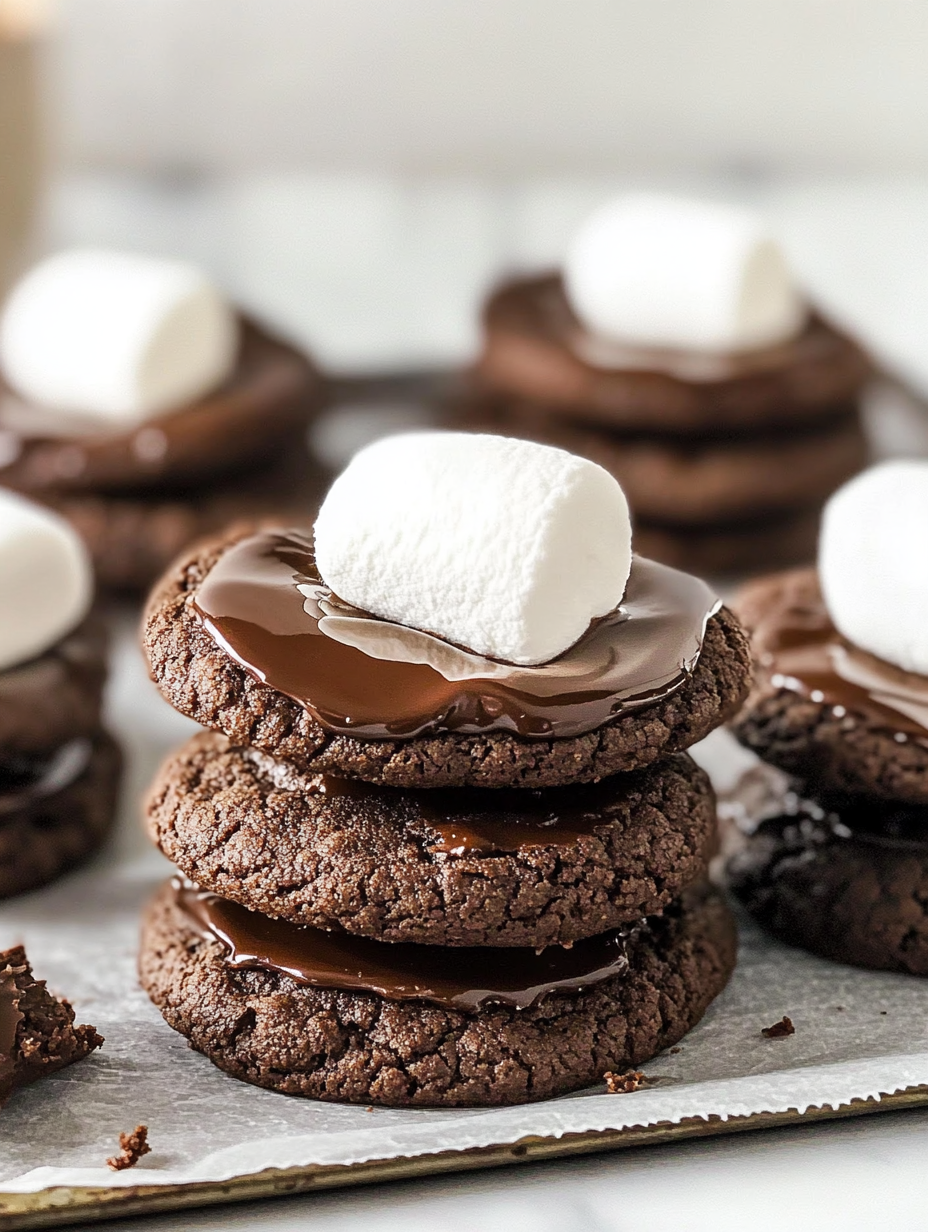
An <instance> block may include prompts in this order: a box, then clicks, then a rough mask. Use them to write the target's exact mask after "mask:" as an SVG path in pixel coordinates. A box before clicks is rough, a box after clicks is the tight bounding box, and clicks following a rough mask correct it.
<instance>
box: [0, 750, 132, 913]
mask: <svg viewBox="0 0 928 1232" xmlns="http://www.w3.org/2000/svg"><path fill="white" fill-rule="evenodd" d="M121 768H122V754H121V753H120V751H119V746H118V745H117V744H116V742H115V741H114V740H113V739H112V737H111V736H109V735H108V734H107V733H106V732H105V731H102V730H101V731H98V732H97V734H96V735H95V736H94V737H93V738H92V739H84V738H79V739H76V740H71V741H69V742H68V743H67V744H64V745H62V746H61V747H60V748H59V749H57V750H56V751H55V752H54V753H52V754H49V755H48V756H47V757H43V758H41V759H40V758H30V759H28V760H26V759H22V758H18V759H17V760H16V761H15V762H4V761H3V759H2V758H0V898H9V897H10V896H11V895H13V894H22V893H24V892H25V891H26V890H34V889H36V887H38V886H41V885H45V884H46V883H47V882H49V881H51V880H52V879H53V878H55V877H57V876H59V874H61V873H66V872H70V870H71V869H72V868H75V867H76V866H77V865H79V864H81V863H82V862H83V861H84V860H86V859H88V858H89V857H90V856H91V855H93V853H94V852H95V851H96V850H97V849H98V848H99V847H100V845H101V844H102V842H103V840H104V839H105V838H106V836H107V834H108V833H109V830H110V827H111V826H112V824H113V819H114V817H115V813H116V800H117V795H118V790H119V777H120V771H121Z"/></svg>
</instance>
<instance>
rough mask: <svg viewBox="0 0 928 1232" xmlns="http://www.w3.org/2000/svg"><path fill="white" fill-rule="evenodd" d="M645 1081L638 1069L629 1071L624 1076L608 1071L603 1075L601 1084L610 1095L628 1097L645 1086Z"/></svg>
mask: <svg viewBox="0 0 928 1232" xmlns="http://www.w3.org/2000/svg"><path fill="white" fill-rule="evenodd" d="M647 1081H648V1080H647V1078H646V1077H645V1075H644V1074H643V1073H642V1072H641V1070H640V1069H629V1070H626V1071H625V1073H624V1074H614V1073H613V1072H612V1070H611V1069H610V1070H607V1071H606V1073H605V1074H603V1082H605V1084H606V1090H607V1091H608V1092H609V1094H610V1095H628V1094H630V1093H631V1092H632V1091H637V1090H639V1089H640V1088H641V1087H643V1086H645V1085H646V1083H647Z"/></svg>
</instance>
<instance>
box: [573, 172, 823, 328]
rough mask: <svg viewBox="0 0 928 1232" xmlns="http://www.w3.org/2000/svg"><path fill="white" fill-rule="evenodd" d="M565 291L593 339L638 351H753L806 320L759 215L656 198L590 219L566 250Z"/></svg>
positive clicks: (630, 201)
mask: <svg viewBox="0 0 928 1232" xmlns="http://www.w3.org/2000/svg"><path fill="white" fill-rule="evenodd" d="M564 285H565V290H566V292H567V296H568V299H569V301H570V303H571V306H572V307H573V309H574V311H575V312H576V314H577V316H578V317H579V318H580V320H581V321H582V322H583V324H584V325H585V326H586V327H587V328H588V329H589V330H590V331H591V332H593V333H594V334H599V335H602V336H603V337H604V338H607V339H610V340H613V341H616V342H625V343H629V344H633V345H639V346H648V347H667V348H673V349H682V350H705V351H727V352H737V351H745V350H752V349H754V348H759V347H766V346H771V345H774V344H776V343H779V342H783V341H785V340H786V339H788V338H790V337H792V336H794V335H795V334H796V333H797V332H798V331H799V329H800V328H801V327H802V324H803V321H804V319H805V315H806V311H805V308H804V305H803V300H802V297H801V296H800V294H799V291H798V289H797V287H796V286H795V283H794V281H793V278H792V275H791V274H790V271H789V268H788V266H787V263H786V259H785V257H784V255H783V253H782V252H781V250H780V248H779V246H778V245H777V243H776V241H775V240H774V239H773V237H772V236H771V235H770V233H769V232H768V230H767V228H766V227H765V225H764V223H763V221H762V220H761V219H760V218H758V217H757V216H755V215H754V214H752V213H750V212H749V211H747V210H742V209H737V208H735V207H733V206H728V205H718V204H713V203H710V202H703V201H691V200H687V199H685V198H677V197H670V196H660V195H656V194H647V193H630V194H628V195H626V196H623V197H619V198H618V199H617V200H615V201H612V202H611V203H610V204H608V205H606V206H604V207H603V208H602V209H600V210H598V211H597V212H596V213H595V214H593V215H592V216H591V217H590V218H589V219H588V220H587V221H586V222H585V223H584V224H583V226H582V227H581V228H580V230H579V231H578V232H577V234H576V235H575V237H574V239H573V241H572V243H571V245H570V247H569V250H568V253H567V259H566V262H565V265H564Z"/></svg>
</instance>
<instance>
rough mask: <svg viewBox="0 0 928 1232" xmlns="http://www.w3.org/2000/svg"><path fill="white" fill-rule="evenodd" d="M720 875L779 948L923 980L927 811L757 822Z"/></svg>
mask: <svg viewBox="0 0 928 1232" xmlns="http://www.w3.org/2000/svg"><path fill="white" fill-rule="evenodd" d="M728 872H729V878H730V883H731V888H732V890H733V892H734V893H735V894H736V895H737V897H738V898H739V899H741V901H742V902H743V903H744V905H745V906H746V907H747V909H748V911H749V912H750V913H751V914H752V915H753V916H754V917H755V919H756V920H757V921H758V922H759V923H760V924H761V925H762V926H763V927H764V928H765V929H766V930H767V931H768V932H770V933H772V934H773V935H774V936H775V937H777V938H778V939H779V940H780V941H785V942H786V943H787V945H793V946H797V947H798V948H800V949H804V950H809V951H811V952H812V953H813V954H819V955H821V957H823V958H830V959H832V960H834V961H836V962H844V963H850V964H851V965H853V966H855V967H867V968H870V969H871V970H878V971H905V972H908V973H909V974H911V975H928V807H925V806H918V805H905V804H900V805H896V804H893V803H888V802H886V801H877V800H870V799H867V798H864V797H857V798H853V799H851V800H847V801H843V802H840V803H834V804H830V805H829V806H827V807H819V806H818V805H816V804H813V803H810V802H803V803H802V804H801V805H800V806H799V808H798V811H796V812H794V813H790V814H789V815H784V816H781V817H774V818H769V819H767V820H765V821H763V822H761V823H760V825H759V826H758V827H757V829H756V830H755V831H754V832H753V834H751V835H750V836H748V837H747V839H746V840H745V844H744V846H743V847H742V849H741V850H740V851H738V852H737V853H736V854H735V855H734V856H733V857H732V858H731V860H730V861H729V866H728Z"/></svg>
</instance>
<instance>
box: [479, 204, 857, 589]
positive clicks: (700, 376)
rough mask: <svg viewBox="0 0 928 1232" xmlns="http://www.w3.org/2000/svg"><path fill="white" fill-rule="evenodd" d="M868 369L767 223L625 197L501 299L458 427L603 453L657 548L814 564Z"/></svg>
mask: <svg viewBox="0 0 928 1232" xmlns="http://www.w3.org/2000/svg"><path fill="white" fill-rule="evenodd" d="M870 375H871V364H870V361H869V359H868V357H867V355H866V354H865V353H864V351H863V350H862V349H861V348H860V346H858V344H857V343H856V342H855V341H853V340H852V339H851V338H849V337H848V336H847V335H845V334H844V333H842V332H841V331H840V330H839V329H838V328H837V327H836V326H835V325H834V324H832V323H831V322H829V321H828V320H826V319H825V318H824V317H823V316H822V315H821V314H820V313H819V312H817V311H816V310H815V309H814V308H813V307H812V306H811V305H809V304H808V303H807V302H806V300H805V298H804V297H803V295H802V294H801V291H800V290H799V288H798V287H797V286H796V283H795V281H794V279H793V277H792V275H791V273H790V270H789V268H788V266H787V264H786V261H785V258H784V257H783V255H782V253H781V252H780V250H779V248H778V247H777V245H776V243H775V242H774V241H773V240H772V239H771V237H770V236H769V235H768V233H767V231H766V229H765V227H764V225H763V223H762V222H761V221H760V220H759V219H757V218H755V217H754V216H753V215H751V214H750V213H747V212H745V211H742V210H738V209H734V208H732V207H727V206H721V205H712V204H706V203H701V202H694V201H688V200H683V199H675V198H670V197H660V196H649V195H643V194H630V195H628V196H626V197H622V198H619V199H618V200H616V201H614V202H612V203H611V204H610V205H607V206H606V207H605V208H603V209H602V210H600V211H599V212H598V213H596V214H594V215H593V216H592V217H591V218H590V219H589V220H588V221H587V222H586V223H585V225H584V226H583V227H582V228H581V229H580V231H579V232H578V234H577V235H576V237H575V239H574V241H573V243H572V245H571V247H570V250H569V252H568V256H567V259H566V262H565V265H564V268H563V270H561V271H558V272H555V273H549V274H544V275H538V276H531V277H520V278H515V279H512V280H510V281H508V282H506V283H504V284H503V285H501V286H500V287H498V288H497V289H496V290H495V291H494V292H493V293H492V294H491V296H490V298H489V300H488V302H487V305H486V308H485V312H484V339H483V350H482V354H481V356H480V359H479V362H478V365H477V373H476V376H477V379H478V388H477V391H476V392H475V397H474V398H473V399H472V402H471V404H470V405H469V406H467V405H466V404H465V405H464V406H463V407H462V408H459V409H458V411H457V417H458V418H457V419H456V421H459V419H460V418H464V419H467V418H470V419H471V421H472V422H473V423H474V426H476V427H478V428H479V429H480V430H482V431H486V430H492V431H499V432H501V433H504V434H507V435H514V436H525V437H530V438H531V439H538V440H542V441H545V442H550V443H554V444H560V445H563V446H564V447H566V448H569V449H571V450H573V451H575V452H578V453H582V454H584V455H585V456H589V457H591V458H594V459H595V460H596V461H598V462H599V463H600V464H601V465H603V466H605V467H607V469H609V470H610V471H611V472H612V473H613V474H615V475H616V477H617V478H618V479H619V481H620V483H621V484H622V485H623V487H624V488H625V490H626V492H627V493H628V496H629V501H630V503H631V506H632V511H633V514H634V516H635V519H636V528H637V533H638V536H639V542H641V543H645V542H646V543H647V545H648V546H647V551H648V552H651V553H653V554H654V555H656V556H658V557H659V558H660V559H663V560H666V561H668V562H670V563H677V562H679V561H685V562H687V564H688V565H689V567H694V568H704V569H706V570H710V571H712V572H728V571H733V572H736V571H742V570H754V569H757V568H763V567H764V564H765V562H766V561H768V560H769V561H771V562H776V563H779V564H785V563H789V562H798V561H803V560H807V559H811V557H812V555H813V554H814V544H815V533H816V528H817V513H818V510H819V509H820V508H821V504H822V502H823V500H824V499H825V498H826V497H827V496H828V495H829V494H830V493H831V492H832V491H834V490H835V488H837V487H838V486H839V485H840V484H841V483H842V482H843V481H844V480H846V479H848V478H849V477H850V476H851V475H853V474H855V473H856V472H857V471H858V470H859V469H861V467H862V466H864V465H865V464H866V461H867V457H868V448H867V440H866V436H865V434H864V431H863V428H862V425H861V418H860V399H861V395H862V391H863V389H864V387H865V385H866V383H867V381H868V379H869V377H870Z"/></svg>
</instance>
